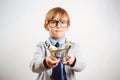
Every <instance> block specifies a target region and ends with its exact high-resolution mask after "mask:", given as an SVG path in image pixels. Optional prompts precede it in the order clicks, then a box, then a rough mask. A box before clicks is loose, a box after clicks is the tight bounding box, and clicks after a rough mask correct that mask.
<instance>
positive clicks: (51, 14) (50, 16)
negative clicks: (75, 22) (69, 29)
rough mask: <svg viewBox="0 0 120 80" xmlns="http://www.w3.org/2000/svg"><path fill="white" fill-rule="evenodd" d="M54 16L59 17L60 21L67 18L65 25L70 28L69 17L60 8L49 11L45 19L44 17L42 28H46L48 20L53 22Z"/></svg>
mask: <svg viewBox="0 0 120 80" xmlns="http://www.w3.org/2000/svg"><path fill="white" fill-rule="evenodd" d="M56 15H59V16H60V20H62V18H63V17H67V24H68V26H70V17H69V15H68V13H67V11H66V10H65V9H63V8H61V7H55V8H52V9H51V10H49V11H48V12H47V14H46V17H45V22H44V26H46V25H47V24H48V22H49V21H50V20H53V19H54V18H55V16H56Z"/></svg>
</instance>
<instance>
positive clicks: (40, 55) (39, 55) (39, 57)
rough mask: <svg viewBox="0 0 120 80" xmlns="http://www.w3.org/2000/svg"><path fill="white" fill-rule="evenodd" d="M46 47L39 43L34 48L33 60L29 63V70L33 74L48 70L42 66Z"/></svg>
mask: <svg viewBox="0 0 120 80" xmlns="http://www.w3.org/2000/svg"><path fill="white" fill-rule="evenodd" d="M46 54H47V53H46V47H45V45H44V42H39V43H38V45H36V47H35V52H34V56H33V59H32V61H31V63H30V68H31V69H32V71H33V72H36V73H41V72H43V71H45V70H47V69H49V68H47V67H46V65H45V64H44V60H45V56H46Z"/></svg>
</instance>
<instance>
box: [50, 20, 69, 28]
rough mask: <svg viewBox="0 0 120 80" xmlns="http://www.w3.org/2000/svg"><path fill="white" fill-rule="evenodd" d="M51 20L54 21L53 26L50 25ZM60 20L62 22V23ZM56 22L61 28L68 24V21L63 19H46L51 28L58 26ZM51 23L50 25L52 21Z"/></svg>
mask: <svg viewBox="0 0 120 80" xmlns="http://www.w3.org/2000/svg"><path fill="white" fill-rule="evenodd" d="M52 21H53V22H55V23H54V25H55V26H54V27H53V26H50V22H52ZM62 22H63V23H62ZM58 23H59V24H60V27H61V28H66V27H67V25H68V22H67V21H65V20H59V21H58V20H49V21H48V25H49V26H50V27H51V28H55V27H57V26H58ZM62 24H63V25H65V26H62ZM51 25H52V23H51Z"/></svg>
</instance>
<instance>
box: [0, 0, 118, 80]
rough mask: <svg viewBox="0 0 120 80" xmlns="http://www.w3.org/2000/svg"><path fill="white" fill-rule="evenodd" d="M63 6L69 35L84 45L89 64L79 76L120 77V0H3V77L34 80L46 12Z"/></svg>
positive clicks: (80, 79) (93, 79)
mask: <svg viewBox="0 0 120 80" xmlns="http://www.w3.org/2000/svg"><path fill="white" fill-rule="evenodd" d="M57 6H59V7H63V8H64V9H66V10H67V11H68V13H69V15H70V18H71V26H70V29H69V31H68V33H67V37H68V38H69V39H70V40H71V41H74V42H77V43H78V44H79V45H80V46H81V52H82V54H83V55H84V57H85V59H86V62H87V67H86V69H85V70H83V71H82V72H80V73H77V74H76V75H77V80H120V75H119V74H120V69H119V68H120V62H119V58H120V1H119V0H73V1H72V0H71V1H70V0H0V80H35V78H36V76H37V74H36V73H33V72H32V71H31V70H30V68H29V63H30V61H31V59H32V57H33V53H34V47H35V45H36V43H37V42H38V41H41V40H43V41H44V40H46V39H47V38H48V36H49V35H48V32H47V31H45V29H44V27H43V22H44V17H45V14H46V12H47V11H48V10H49V9H51V8H53V7H57Z"/></svg>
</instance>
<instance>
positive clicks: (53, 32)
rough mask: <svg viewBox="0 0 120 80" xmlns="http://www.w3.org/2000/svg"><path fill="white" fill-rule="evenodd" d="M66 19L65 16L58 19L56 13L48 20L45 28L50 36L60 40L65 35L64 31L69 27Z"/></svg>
mask: <svg viewBox="0 0 120 80" xmlns="http://www.w3.org/2000/svg"><path fill="white" fill-rule="evenodd" d="M67 20H68V19H67V17H63V18H62V20H60V18H59V15H56V17H55V18H54V19H53V20H51V21H49V23H48V25H47V26H46V27H45V28H46V30H48V31H49V34H50V36H51V37H53V38H54V39H56V40H60V39H61V38H63V37H64V36H65V33H66V31H67V30H68V28H69V26H68V22H67Z"/></svg>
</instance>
